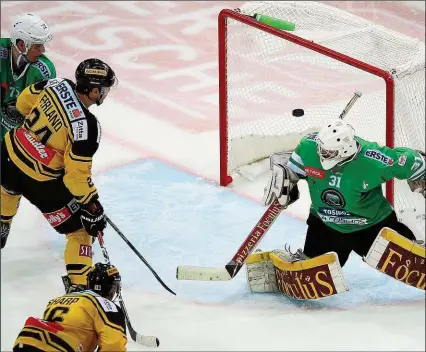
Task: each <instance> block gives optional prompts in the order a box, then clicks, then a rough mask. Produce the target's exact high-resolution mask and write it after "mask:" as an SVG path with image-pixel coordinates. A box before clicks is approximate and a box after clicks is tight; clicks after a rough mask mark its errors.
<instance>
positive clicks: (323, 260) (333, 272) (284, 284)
mask: <svg viewBox="0 0 426 352" xmlns="http://www.w3.org/2000/svg"><path fill="white" fill-rule="evenodd" d="M269 257H270V259H271V261H272V264H273V265H274V266H275V274H276V277H277V286H278V290H280V291H281V292H282V293H283V294H285V295H286V296H289V297H291V298H295V299H300V300H305V299H318V298H324V297H328V296H332V295H336V294H339V293H343V292H346V291H348V288H347V287H346V285H345V282H344V278H343V273H342V268H341V266H340V263H339V258H338V256H337V254H336V253H335V252H329V253H326V254H323V255H320V256H318V257H314V258H311V259H306V260H300V261H296V262H294V261H293V262H292V261H291V260H292V258H290V257H289V255H288V252H286V251H283V250H275V251H273V252H271V253H270V254H269Z"/></svg>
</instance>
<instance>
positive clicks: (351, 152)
mask: <svg viewBox="0 0 426 352" xmlns="http://www.w3.org/2000/svg"><path fill="white" fill-rule="evenodd" d="M316 142H317V151H318V155H319V157H320V161H321V165H322V167H323V169H324V170H330V169H331V168H333V167H334V166H336V165H337V164H339V163H341V162H343V161H350V160H352V159H353V158H354V157H355V155H356V153H357V152H358V144H357V142H356V140H355V131H354V129H353V127H352V126H351V125H348V124H346V123H344V122H343V121H342V120H340V119H339V120H335V121H333V122H332V123H330V124H328V125H327V126H325V127H323V128H322V129H321V130H320V131H319V133H318V135H317V138H316ZM350 157H352V158H351V159H348V158H350Z"/></svg>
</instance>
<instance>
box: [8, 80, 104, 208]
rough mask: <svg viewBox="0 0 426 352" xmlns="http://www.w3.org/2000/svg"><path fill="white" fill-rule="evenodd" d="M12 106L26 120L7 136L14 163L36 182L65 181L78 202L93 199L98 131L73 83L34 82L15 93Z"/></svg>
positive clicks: (96, 123)
mask: <svg viewBox="0 0 426 352" xmlns="http://www.w3.org/2000/svg"><path fill="white" fill-rule="evenodd" d="M16 108H17V109H18V110H19V112H20V113H21V114H22V115H24V116H25V121H24V124H23V126H22V127H16V128H15V129H12V130H11V131H10V132H9V133H8V134H7V135H6V137H5V143H6V147H7V150H8V152H9V155H10V158H11V159H12V161H13V162H14V163H15V164H16V165H17V166H18V167H19V169H20V170H21V171H22V172H24V173H25V174H26V175H28V176H30V177H32V178H33V179H35V180H37V181H49V180H53V179H56V178H60V177H63V180H64V183H65V185H66V186H67V188H68V189H69V190H70V192H71V193H72V194H73V195H74V196H75V198H76V199H77V200H78V201H79V202H80V203H83V204H85V203H88V202H89V201H90V200H91V199H94V198H93V197H94V196H97V190H96V187H95V186H94V184H93V183H92V180H91V168H92V157H93V155H94V154H95V152H96V150H97V149H98V146H99V141H100V137H101V128H100V125H99V122H98V120H97V119H96V117H95V116H94V115H93V114H92V113H90V112H89V110H88V109H87V108H86V107H85V106H84V105H83V103H81V101H80V100H79V99H78V96H77V94H76V92H75V84H74V83H73V82H72V81H70V80H67V79H62V78H57V79H52V80H48V81H42V82H39V83H36V84H33V85H31V86H29V87H27V88H26V89H25V90H24V91H23V92H22V93H21V94H20V95H19V97H18V100H17V102H16Z"/></svg>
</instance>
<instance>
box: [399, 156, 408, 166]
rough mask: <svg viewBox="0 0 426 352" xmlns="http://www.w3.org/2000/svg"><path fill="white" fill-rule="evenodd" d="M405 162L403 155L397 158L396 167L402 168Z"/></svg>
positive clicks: (405, 158)
mask: <svg viewBox="0 0 426 352" xmlns="http://www.w3.org/2000/svg"><path fill="white" fill-rule="evenodd" d="M406 162H407V157H406V156H405V155H401V156H400V157H399V158H398V165H399V166H404V165H405V163H406Z"/></svg>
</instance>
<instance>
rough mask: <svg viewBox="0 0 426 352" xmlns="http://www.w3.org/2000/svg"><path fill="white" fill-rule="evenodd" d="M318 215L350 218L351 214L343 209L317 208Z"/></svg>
mask: <svg viewBox="0 0 426 352" xmlns="http://www.w3.org/2000/svg"><path fill="white" fill-rule="evenodd" d="M319 213H320V214H324V215H332V216H342V217H344V216H351V215H352V214H351V213H350V212H348V211H346V210H343V209H331V208H323V207H320V208H319Z"/></svg>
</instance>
